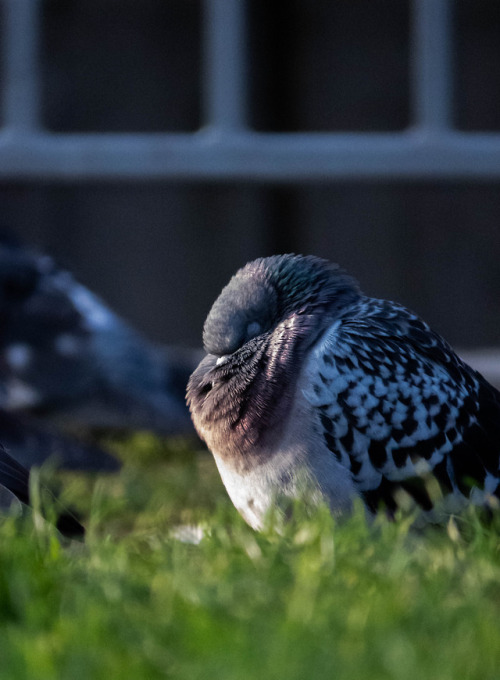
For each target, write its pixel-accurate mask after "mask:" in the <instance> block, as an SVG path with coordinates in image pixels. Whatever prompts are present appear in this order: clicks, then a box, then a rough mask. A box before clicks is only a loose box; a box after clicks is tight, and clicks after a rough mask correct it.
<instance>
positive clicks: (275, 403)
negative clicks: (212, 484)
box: [188, 255, 500, 528]
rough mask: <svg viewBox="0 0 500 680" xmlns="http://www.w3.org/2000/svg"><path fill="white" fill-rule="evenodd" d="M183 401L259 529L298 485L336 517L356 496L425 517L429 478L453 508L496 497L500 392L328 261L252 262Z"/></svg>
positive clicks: (217, 308)
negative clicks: (405, 498)
mask: <svg viewBox="0 0 500 680" xmlns="http://www.w3.org/2000/svg"><path fill="white" fill-rule="evenodd" d="M204 344H205V348H206V351H207V353H208V354H207V357H206V358H205V359H204V360H203V361H202V362H201V364H200V365H199V367H198V368H197V369H196V371H195V372H194V373H193V375H192V377H191V379H190V382H189V386H188V402H189V405H190V408H191V413H192V417H193V421H194V424H195V426H196V429H197V430H198V433H199V434H200V436H201V437H202V438H203V439H205V441H206V442H207V444H208V446H209V448H210V449H211V450H212V452H213V454H214V457H215V460H216V462H217V465H218V467H219V470H220V472H221V476H222V478H223V481H224V483H225V484H226V487H227V489H228V492H229V494H230V496H231V497H232V499H233V502H234V503H235V505H236V507H237V508H238V509H239V510H240V512H241V513H242V514H243V516H244V517H245V519H246V520H247V521H248V522H249V523H250V524H251V525H252V526H254V527H256V528H259V527H261V526H262V523H263V519H264V516H265V514H266V512H267V511H268V510H269V508H270V506H271V505H272V504H273V502H274V499H275V498H276V497H279V496H292V497H293V496H296V495H299V494H300V493H301V491H302V490H303V489H304V487H306V488H307V489H308V490H309V491H311V492H312V494H313V495H316V496H317V497H318V498H322V499H324V500H326V501H327V502H328V503H329V504H330V506H331V508H332V511H333V512H334V513H336V514H342V513H344V512H347V511H349V509H350V508H351V506H352V502H353V500H354V499H355V498H356V497H360V498H362V499H363V500H364V502H365V504H366V506H367V508H368V509H369V510H370V511H376V510H377V509H378V508H379V507H380V506H381V505H383V507H384V508H385V509H386V510H387V511H389V513H392V512H393V511H394V510H395V509H396V508H397V502H398V501H397V499H398V491H399V490H400V489H403V490H404V491H405V492H407V494H409V495H410V496H411V497H412V498H413V499H414V500H415V501H416V502H417V503H418V504H419V505H420V506H421V507H422V508H423V509H424V510H430V509H431V508H432V506H433V499H432V498H431V497H430V495H429V493H428V491H427V488H426V485H425V484H424V483H422V482H423V480H424V479H425V478H426V477H428V476H433V477H434V478H435V479H436V480H437V482H438V483H439V485H440V486H441V488H442V490H443V491H444V492H445V494H447V495H448V496H449V497H450V498H453V499H454V500H455V501H457V503H456V504H455V505H456V507H458V506H460V505H463V504H464V503H465V502H467V501H472V502H474V503H478V504H489V503H491V502H492V504H493V505H494V504H495V501H496V500H497V499H498V498H499V497H500V489H499V481H500V480H499V477H500V475H499V459H500V393H499V392H498V391H497V390H496V389H495V388H494V387H492V386H491V385H490V384H489V383H488V382H487V381H486V380H485V379H484V378H483V377H482V376H481V375H480V374H479V373H477V372H476V371H474V370H473V369H472V368H470V367H469V366H468V365H467V364H465V363H464V362H463V361H462V360H461V359H460V358H459V357H458V356H457V355H456V354H455V352H454V351H453V350H452V348H451V347H450V346H449V345H448V344H447V342H446V341H445V340H444V339H443V338H441V337H440V336H439V335H438V334H437V333H436V332H434V331H433V330H432V329H430V328H429V326H428V325H427V324H426V323H425V322H423V321H422V320H421V319H419V318H418V316H417V315H415V314H413V313H412V312H410V311H409V310H407V309H405V308H404V307H402V306H401V305H399V304H396V303H393V302H388V301H384V300H377V299H372V298H368V297H366V296H364V295H363V294H362V293H360V291H359V289H358V287H357V284H356V282H355V281H354V280H353V279H351V278H350V277H349V276H347V275H346V274H345V273H343V272H342V271H341V270H339V269H338V268H337V267H336V266H335V265H331V264H329V263H328V262H326V261H325V260H321V259H318V258H314V257H303V256H293V255H284V256H274V257H270V258H264V259H260V260H256V261H255V262H252V263H249V264H248V265H246V267H244V268H243V269H241V270H240V271H239V272H237V274H236V275H235V276H234V277H233V279H232V280H231V281H230V283H229V284H228V286H226V288H225V289H224V290H223V291H222V293H221V295H220V297H219V298H218V299H217V301H216V302H215V304H214V306H213V308H212V310H211V311H210V313H209V315H208V318H207V321H206V323H205V328H204Z"/></svg>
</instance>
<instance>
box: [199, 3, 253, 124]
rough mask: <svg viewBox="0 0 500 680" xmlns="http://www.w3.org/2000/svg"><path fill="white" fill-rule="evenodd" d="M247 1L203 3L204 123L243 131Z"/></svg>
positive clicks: (244, 119)
mask: <svg viewBox="0 0 500 680" xmlns="http://www.w3.org/2000/svg"><path fill="white" fill-rule="evenodd" d="M245 21H246V14H245V0H205V3H204V17H203V24H204V26H203V28H204V51H203V56H204V64H203V67H204V68H203V96H204V112H203V116H204V123H205V125H209V126H211V127H213V128H216V129H224V130H236V129H243V128H244V127H245V123H246V83H245V78H246V54H245V52H246V44H245Z"/></svg>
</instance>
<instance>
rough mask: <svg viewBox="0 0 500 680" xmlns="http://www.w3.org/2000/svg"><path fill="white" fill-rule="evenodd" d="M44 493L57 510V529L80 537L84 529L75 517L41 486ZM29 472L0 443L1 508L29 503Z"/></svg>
mask: <svg viewBox="0 0 500 680" xmlns="http://www.w3.org/2000/svg"><path fill="white" fill-rule="evenodd" d="M42 491H43V492H45V493H48V494H50V497H51V502H52V504H53V506H54V508H55V509H56V510H57V511H58V517H57V521H56V526H57V528H58V529H59V531H60V532H61V533H62V534H63V535H64V536H68V537H70V538H81V537H83V535H84V534H85V529H84V528H83V526H82V525H81V524H80V522H79V521H78V520H77V519H76V517H75V516H74V515H73V514H72V513H70V512H69V511H67V510H65V509H64V508H61V507H60V504H59V502H58V501H57V499H56V498H55V496H53V494H52V493H50V492H49V490H48V489H46V488H43V490H42ZM30 502H31V499H30V473H29V471H28V470H27V469H26V468H25V467H24V466H23V465H21V464H20V463H18V462H17V461H16V460H15V459H14V458H12V457H11V456H10V455H9V454H8V453H7V451H6V450H5V448H4V447H3V445H2V444H0V507H1V508H2V509H3V510H6V509H10V508H11V507H15V506H16V503H19V504H22V505H30Z"/></svg>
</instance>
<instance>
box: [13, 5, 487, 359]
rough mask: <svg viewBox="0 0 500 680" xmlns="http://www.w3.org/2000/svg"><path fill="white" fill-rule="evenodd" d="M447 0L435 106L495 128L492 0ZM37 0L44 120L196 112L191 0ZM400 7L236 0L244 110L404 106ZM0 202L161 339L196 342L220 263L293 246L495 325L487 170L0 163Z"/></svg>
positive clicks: (148, 127) (298, 118) (270, 123)
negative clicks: (207, 172) (4, 166)
mask: <svg viewBox="0 0 500 680" xmlns="http://www.w3.org/2000/svg"><path fill="white" fill-rule="evenodd" d="M11 1H12V0H11ZM234 1H235V2H238V1H239V0H234ZM417 1H418V0H417ZM452 4H453V46H452V54H451V56H452V65H453V69H452V74H453V82H452V83H451V86H452V88H453V103H454V107H453V121H452V123H453V125H454V126H455V128H457V129H459V130H463V131H466V132H476V131H478V132H490V131H491V132H498V131H499V130H500V3H498V0H481V2H477V1H476V0H455V1H453V2H452ZM39 7H40V17H41V24H40V26H41V29H40V34H39V35H40V43H39V45H38V48H37V49H38V51H37V60H38V65H39V73H40V93H39V96H40V115H41V124H42V126H43V128H45V129H46V130H48V131H51V132H53V133H74V132H78V133H79V132H92V133H101V132H106V133H128V132H131V133H136V132H145V133H149V132H152V133H161V132H188V133H189V132H195V131H196V130H197V129H198V128H199V127H200V126H202V125H203V122H204V114H203V73H204V56H203V49H202V39H203V31H204V15H203V7H202V3H201V2H198V1H196V0H45V1H42V0H40V2H39ZM411 11H412V9H411V4H410V2H407V1H405V0H314V1H313V2H310V1H306V0H282V1H278V0H248V2H247V11H246V31H247V39H248V43H247V60H246V65H247V66H246V87H247V93H248V109H247V111H246V117H247V122H248V124H249V125H250V126H251V127H252V128H253V129H255V130H259V131H263V132H276V133H295V132H298V133H301V132H310V131H312V132H346V131H347V132H362V131H365V132H389V133H390V132H393V131H395V132H396V131H401V130H404V129H406V128H408V127H409V126H411V125H412V122H413V121H412V113H411V92H410V86H409V82H410V72H411V50H410V44H411V41H410V22H411ZM1 16H2V19H3V20H5V8H4V14H3V15H1ZM1 85H2V83H1V82H0V86H1ZM0 165H1V157H0ZM0 209H1V217H0V225H1V226H2V227H4V228H8V229H12V230H13V231H15V232H16V233H17V234H19V235H20V236H21V237H22V238H23V239H25V241H26V242H27V243H29V244H32V245H34V246H36V247H38V248H40V249H43V250H45V251H46V252H48V253H50V254H52V255H54V256H55V258H56V259H58V260H59V261H60V262H61V263H62V264H64V265H65V266H67V267H68V268H70V269H71V270H72V271H74V272H75V274H76V275H77V276H78V277H79V279H80V280H81V281H82V282H83V283H85V284H86V285H88V286H89V287H90V288H92V289H93V290H94V291H95V292H97V293H99V294H100V295H101V296H102V297H103V298H104V299H105V300H106V301H107V302H108V303H110V304H111V305H112V306H113V307H114V308H115V309H116V310H117V311H118V312H120V313H121V314H122V315H123V316H124V317H126V318H127V319H128V320H130V321H131V322H133V323H134V324H135V325H136V326H137V327H138V328H139V329H140V330H141V331H142V332H144V333H145V334H146V335H148V336H149V337H150V338H152V339H154V340H158V341H161V342H169V343H176V344H186V345H190V346H197V345H199V344H200V342H201V328H202V323H203V320H204V317H205V315H206V313H207V311H208V309H209V307H210V305H211V303H212V302H213V300H214V299H215V297H216V295H217V294H218V292H219V290H220V288H221V287H222V286H223V285H224V284H225V283H226V282H227V280H228V278H229V277H230V275H231V274H232V273H234V271H235V270H236V269H237V268H238V267H240V266H241V265H243V264H244V263H245V262H246V261H248V260H250V259H253V258H255V257H258V256H264V255H269V254H272V253H276V252H284V251H295V252H302V253H315V254H317V255H321V256H324V257H326V258H329V259H332V260H334V261H337V262H339V263H340V264H341V265H343V266H344V267H345V268H347V269H349V270H350V271H351V272H352V273H353V274H354V275H355V276H356V277H357V278H358V279H359V280H360V282H361V285H362V288H363V289H364V290H365V291H366V292H368V293H370V294H372V295H375V296H382V297H387V298H391V299H395V300H398V301H401V302H403V303H405V304H407V305H408V306H410V307H411V308H413V309H415V310H416V311H418V312H419V313H420V314H421V315H422V316H423V317H424V318H425V319H426V320H428V321H429V322H430V323H431V324H432V325H433V326H434V327H436V329H437V330H439V331H441V332H442V333H443V334H444V335H445V336H446V337H447V338H448V339H449V340H450V341H451V342H452V343H453V344H455V345H459V346H461V347H473V346H482V345H498V344H500V267H499V261H500V230H499V214H500V186H499V182H498V174H497V176H492V177H491V178H490V177H488V176H482V177H473V178H471V179H466V178H462V179H460V178H459V179H457V178H453V177H451V178H450V177H443V178H440V177H435V178H432V179H421V178H420V179H419V178H418V177H415V178H406V179H403V178H397V177H396V178H384V177H380V178H377V177H375V178H370V179H366V178H365V179H363V178H360V179H356V178H351V179H325V180H323V181H321V180H318V179H313V180H311V181H307V182H298V181H297V182H293V181H292V182H286V183H283V182H279V181H264V180H262V181H258V180H255V178H249V179H248V180H245V179H231V178H229V179H224V180H219V181H215V180H214V181H208V180H203V179H202V180H199V179H198V180H194V181H190V180H189V179H186V178H185V177H179V178H178V179H177V178H168V179H166V180H161V179H155V180H151V179H143V180H141V179H140V178H139V179H137V178H135V179H131V180H125V179H123V178H121V179H117V180H113V179H109V178H106V179H104V180H102V181H101V180H99V179H98V178H97V179H86V180H85V181H79V180H78V179H70V178H69V179H66V178H64V177H59V178H57V179H51V178H50V177H47V178H44V177H43V176H37V177H29V176H23V175H22V174H21V176H19V175H16V173H12V175H11V176H9V174H8V173H4V174H3V175H2V179H1V181H0Z"/></svg>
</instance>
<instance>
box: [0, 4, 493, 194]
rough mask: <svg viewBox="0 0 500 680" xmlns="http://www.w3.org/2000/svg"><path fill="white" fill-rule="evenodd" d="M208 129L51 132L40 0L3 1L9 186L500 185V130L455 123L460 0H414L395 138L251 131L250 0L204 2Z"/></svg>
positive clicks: (1, 160) (1, 147)
mask: <svg viewBox="0 0 500 680" xmlns="http://www.w3.org/2000/svg"><path fill="white" fill-rule="evenodd" d="M203 6H204V13H203V25H204V39H203V44H204V59H203V63H204V67H203V78H202V81H203V119H204V127H203V128H202V129H201V130H199V131H198V132H194V133H161V134H158V133H154V134H150V133H129V134H109V133H106V134H103V133H78V134H75V133H52V132H48V131H45V130H43V129H42V126H41V123H40V95H39V90H40V74H39V68H38V59H39V57H38V54H37V50H38V47H37V46H38V43H39V40H40V30H41V26H40V17H39V11H40V0H3V7H4V19H5V21H4V26H3V50H4V58H3V64H4V74H3V76H4V77H3V93H2V101H3V123H4V126H3V128H2V129H1V130H0V179H9V180H57V181H80V182H81V181H86V180H89V181H94V180H98V181H100V180H102V181H106V180H110V181H117V180H145V181H147V180H169V181H174V180H182V181H184V182H189V181H204V180H221V181H248V180H249V181H272V182H282V183H286V182H307V181H314V182H318V181H325V182H326V181H330V180H366V179H369V180H391V181H397V180H410V179H432V180H436V179H440V180H443V179H444V180H488V179H492V180H493V179H494V180H498V179H500V134H499V133H482V132H481V133H479V132H477V133H475V132H460V131H457V130H454V129H453V128H452V108H453V107H452V103H453V102H452V100H453V97H452V80H453V78H452V66H453V64H452V63H451V61H452V60H451V54H452V35H451V33H452V22H451V10H452V7H453V2H452V0H412V7H413V14H412V22H411V26H412V29H411V64H412V68H411V74H410V85H411V93H412V101H411V110H412V120H411V123H412V126H411V127H410V128H408V129H407V130H404V131H402V132H387V133H371V132H370V133H368V132H367V133H363V132H360V133H344V132H332V133H313V132H311V133H308V132H301V133H286V134H275V133H266V132H255V131H252V130H250V129H248V127H247V121H246V117H247V101H246V100H247V92H246V76H247V68H246V67H247V64H246V50H245V39H246V36H245V28H246V25H245V11H244V9H245V2H244V0H204V3H203Z"/></svg>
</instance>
